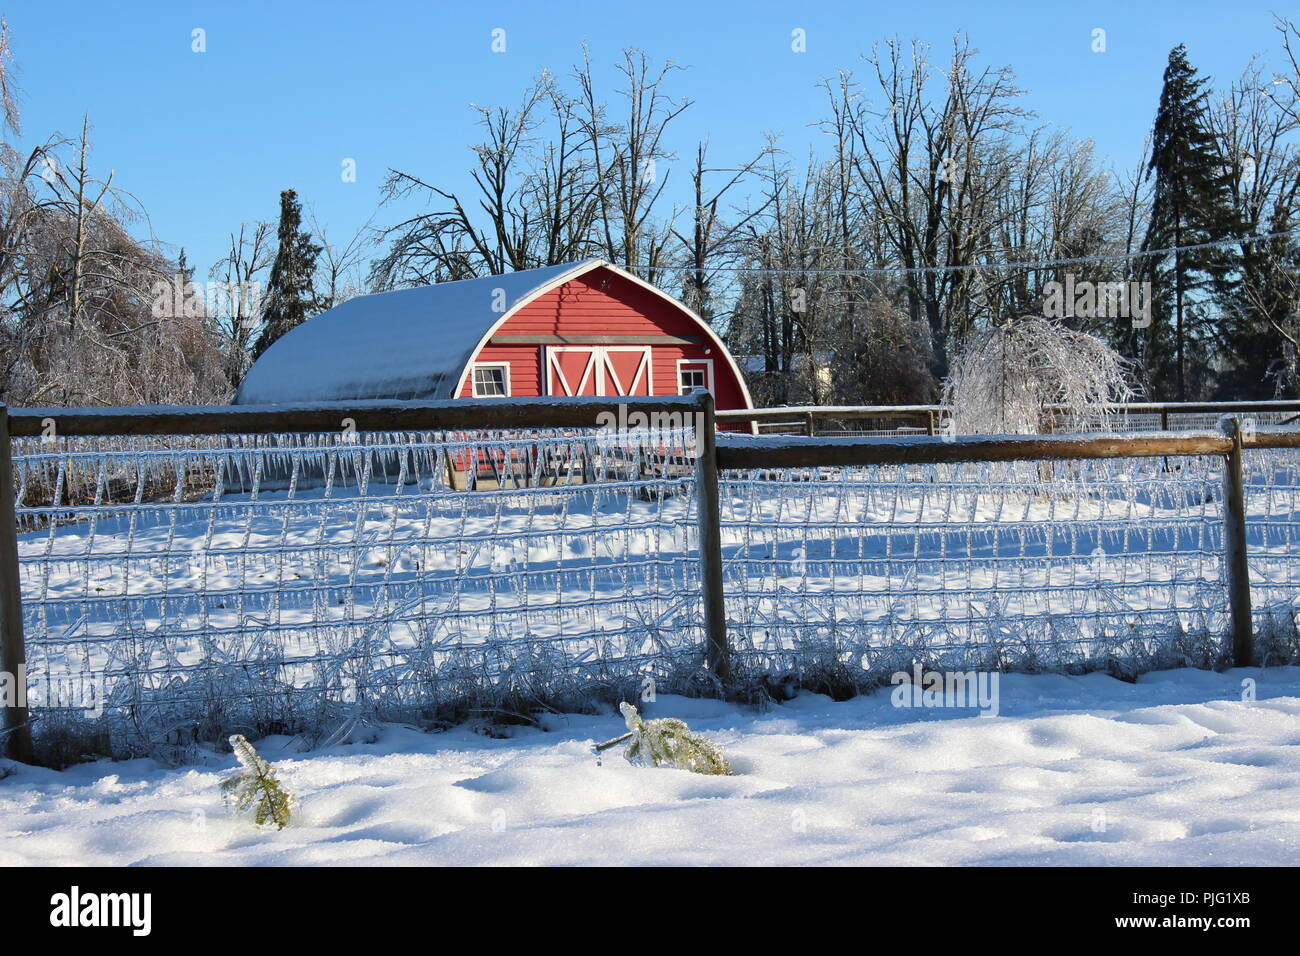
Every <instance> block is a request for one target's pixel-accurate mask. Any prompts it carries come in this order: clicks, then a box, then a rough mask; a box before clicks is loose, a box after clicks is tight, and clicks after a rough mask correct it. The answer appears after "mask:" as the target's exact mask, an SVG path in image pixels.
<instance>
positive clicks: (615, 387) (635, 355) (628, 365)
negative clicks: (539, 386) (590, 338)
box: [546, 345, 654, 396]
mask: <svg viewBox="0 0 1300 956" xmlns="http://www.w3.org/2000/svg"><path fill="white" fill-rule="evenodd" d="M546 394H548V395H559V396H577V395H653V394H654V378H653V375H652V369H651V363H650V346H648V345H644V346H642V345H617V346H600V345H596V346H576V345H552V346H547V348H546Z"/></svg>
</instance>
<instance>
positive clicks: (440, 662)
mask: <svg viewBox="0 0 1300 956" xmlns="http://www.w3.org/2000/svg"><path fill="white" fill-rule="evenodd" d="M688 437H692V436H687V435H685V434H684V433H682V432H677V431H670V430H660V431H655V430H649V431H645V432H641V433H633V434H629V433H626V432H624V433H620V432H616V431H604V430H593V429H588V430H582V431H577V430H571V431H565V432H557V431H535V432H527V433H520V432H513V433H510V434H505V433H484V432H478V433H421V434H410V433H407V434H401V433H390V434H368V433H362V434H355V433H354V434H352V435H341V434H338V433H334V434H306V435H302V434H299V435H254V436H212V437H202V436H199V437H186V438H179V437H169V438H166V439H163V440H157V439H148V440H142V439H100V438H86V439H57V440H55V441H53V442H42V441H41V440H40V439H26V440H20V441H17V442H16V443H15V444H16V447H15V449H14V452H15V454H14V471H15V479H16V483H17V501H18V508H17V520H18V530H19V547H18V550H19V564H20V577H21V584H22V593H23V608H24V612H25V630H26V640H27V662H28V663H27V666H28V674H27V676H28V685H29V687H30V688H31V695H30V696H31V703H32V705H33V706H34V707H35V708H36V709H37V710H38V712H40V713H42V714H44V715H45V717H46V718H49V717H50V716H52V715H53V714H54V713H55V712H57V711H59V710H61V709H62V710H66V711H68V712H69V713H78V714H79V713H83V712H84V711H85V710H86V709H87V702H88V700H89V702H90V703H92V704H93V705H94V707H95V709H96V710H97V711H102V713H103V715H104V716H105V717H106V719H107V724H108V726H109V727H110V728H111V730H112V733H113V734H114V736H115V737H116V738H117V739H118V740H119V741H121V744H120V745H121V746H122V747H124V748H125V749H127V750H135V749H140V748H141V747H146V748H147V747H148V746H151V745H154V744H157V743H158V742H160V741H167V740H174V739H184V738H185V737H186V735H189V736H191V737H204V736H211V735H212V734H215V733H225V732H229V731H230V730H231V729H232V728H246V729H253V730H257V731H260V732H262V733H266V732H270V731H273V730H276V729H280V730H295V729H299V728H302V727H304V726H306V725H307V724H310V723H312V721H313V715H314V717H315V718H321V717H324V716H326V715H327V714H328V713H329V712H331V711H337V710H340V709H348V708H354V709H355V708H362V709H366V710H368V711H370V712H374V713H379V714H386V715H390V716H396V717H403V716H405V717H407V718H409V717H411V716H412V715H419V714H421V713H426V714H432V713H435V712H438V711H439V708H440V706H445V705H448V704H458V705H459V706H465V704H466V702H470V703H473V702H474V701H479V702H482V701H484V700H487V699H489V698H490V699H492V700H495V701H498V702H501V701H504V700H506V699H507V698H508V697H510V696H511V694H514V695H517V696H518V697H520V698H523V699H526V698H528V696H529V695H530V693H533V692H534V691H535V692H536V695H537V696H539V697H541V696H546V697H549V698H551V699H554V698H556V697H562V696H563V694H564V691H565V690H569V691H572V692H573V693H572V696H573V697H574V698H575V699H576V698H577V697H579V696H580V692H582V691H584V690H589V689H590V687H589V685H591V684H592V683H595V682H601V681H605V682H612V681H615V680H621V681H624V682H626V681H627V680H628V679H630V678H631V677H633V676H635V675H639V674H642V673H656V670H655V668H663V667H664V666H666V665H667V663H668V662H669V661H671V660H675V659H676V657H677V656H678V655H679V654H680V655H681V656H686V655H688V654H689V652H690V651H691V650H692V649H694V648H695V647H697V646H698V644H699V640H700V637H699V623H698V621H699V602H698V594H699V591H700V588H699V582H698V561H697V560H696V559H695V558H694V557H692V550H693V546H694V540H695V532H694V530H693V528H694V524H695V516H694V509H695V496H694V495H693V493H692V492H693V482H694V470H693V459H692V457H691V454H692V453H691V451H690V449H689V447H688V445H687V444H686V439H687V438H688ZM561 685H562V686H561ZM489 691H490V693H489ZM543 691H544V692H545V693H543Z"/></svg>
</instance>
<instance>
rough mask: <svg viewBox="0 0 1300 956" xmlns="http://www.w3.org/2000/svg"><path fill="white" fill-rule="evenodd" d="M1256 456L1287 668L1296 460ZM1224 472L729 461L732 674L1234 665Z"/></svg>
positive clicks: (829, 679)
mask: <svg viewBox="0 0 1300 956" xmlns="http://www.w3.org/2000/svg"><path fill="white" fill-rule="evenodd" d="M1246 461H1247V463H1248V471H1247V504H1248V540H1249V543H1250V558H1251V578H1252V582H1253V584H1254V590H1255V592H1256V598H1255V607H1256V609H1257V612H1258V614H1257V619H1259V618H1261V617H1262V618H1265V619H1267V620H1269V621H1271V622H1274V623H1273V624H1272V625H1271V626H1273V627H1275V628H1276V629H1278V630H1279V632H1280V637H1279V640H1278V641H1277V642H1276V643H1277V644H1278V646H1277V647H1276V648H1275V649H1274V651H1273V660H1272V661H1271V662H1272V663H1279V662H1290V661H1293V660H1296V659H1297V654H1298V653H1300V643H1297V641H1296V640H1295V627H1294V621H1295V608H1294V599H1295V594H1296V583H1297V577H1298V576H1300V541H1298V540H1297V534H1296V532H1297V525H1296V521H1297V520H1300V495H1298V494H1297V492H1300V485H1298V484H1297V480H1296V479H1297V473H1296V464H1297V452H1295V451H1292V450H1288V451H1283V452H1276V451H1270V452H1264V451H1259V452H1249V453H1247V455H1246ZM1223 468H1224V463H1223V459H1222V458H1221V457H1219V456H1207V457H1185V458H1119V459H1106V460H1078V461H1051V462H1048V461H1018V462H970V463H963V464H926V465H907V466H902V465H876V466H868V467H836V468H780V469H769V470H766V471H761V472H741V471H728V472H724V479H723V487H722V494H721V497H722V501H723V503H724V504H723V541H724V551H725V562H726V563H725V568H726V574H725V593H726V596H727V608H728V630H729V633H730V635H731V640H732V651H731V656H732V666H733V668H734V669H735V670H736V671H737V672H739V673H772V672H776V673H785V672H793V673H797V674H800V675H801V678H802V679H803V680H804V681H805V683H806V682H807V680H808V676H809V674H810V673H811V674H812V675H814V677H815V679H816V680H821V681H823V682H825V684H826V686H827V687H828V689H835V688H836V687H837V686H838V687H840V688H843V687H844V686H846V685H851V684H853V683H855V682H856V683H857V684H858V686H861V685H862V684H863V683H868V684H869V683H870V682H871V681H872V680H873V679H874V680H877V681H885V680H888V678H889V675H890V674H891V673H893V672H895V671H899V670H907V669H909V668H910V667H911V665H912V663H913V662H921V663H923V664H925V665H926V666H932V667H935V668H941V669H950V670H952V669H955V670H968V669H995V670H1029V671H1036V670H1064V671H1073V672H1078V671H1082V670H1089V669H1096V668H1099V667H1104V668H1107V669H1109V670H1110V671H1112V672H1114V673H1118V674H1122V675H1136V674H1139V673H1141V672H1143V671H1146V670H1150V669H1153V668H1158V667H1175V666H1188V665H1190V666H1201V667H1210V666H1215V665H1216V664H1220V663H1222V662H1224V660H1225V655H1226V653H1227V651H1228V648H1229V647H1230V645H1229V644H1228V643H1227V642H1226V641H1225V640H1224V633H1225V628H1226V621H1227V614H1228V607H1227V595H1226V591H1225V581H1224V558H1223V553H1224V552H1223V548H1224V543H1223V526H1224V513H1223ZM1274 582H1276V583H1274ZM851 675H856V676H851Z"/></svg>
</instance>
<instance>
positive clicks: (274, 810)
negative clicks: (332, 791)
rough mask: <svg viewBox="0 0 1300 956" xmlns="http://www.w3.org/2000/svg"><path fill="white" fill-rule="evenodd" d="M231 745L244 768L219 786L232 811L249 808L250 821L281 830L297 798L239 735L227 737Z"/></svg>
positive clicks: (272, 768) (240, 811)
mask: <svg viewBox="0 0 1300 956" xmlns="http://www.w3.org/2000/svg"><path fill="white" fill-rule="evenodd" d="M230 746H231V748H232V749H233V750H234V751H235V759H236V760H238V761H239V763H240V766H242V767H243V768H244V769H243V770H241V771H240V772H239V773H236V774H233V775H232V776H229V777H227V778H226V779H225V780H223V781H221V789H222V791H223V792H224V793H225V794H226V796H227V798H228V799H229V800H230V801H231V802H232V804H233V806H234V808H235V812H236V813H243V812H245V811H246V810H248V809H249V808H250V807H252V808H253V822H254V823H256V824H257V825H258V826H262V825H264V824H267V823H274V824H275V826H276V829H279V830H283V829H284V828H285V826H286V825H287V824H288V823H289V816H290V814H291V813H292V812H293V808H294V805H295V804H296V802H297V801H295V800H294V798H293V796H292V795H290V793H289V792H288V791H287V790H285V789H284V787H283V786H281V785H280V781H279V780H276V779H275V768H274V767H272V766H271V765H270V764H269V763H267V762H266V761H265V760H263V759H262V757H261V756H260V755H259V754H258V752H257V751H256V750H255V749H253V745H252V744H250V743H249V742H248V741H247V740H245V739H244V738H243V737H242V736H241V735H240V734H235V735H233V736H232V737H231V738H230Z"/></svg>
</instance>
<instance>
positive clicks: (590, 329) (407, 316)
mask: <svg viewBox="0 0 1300 956" xmlns="http://www.w3.org/2000/svg"><path fill="white" fill-rule="evenodd" d="M701 385H702V386H704V387H705V388H707V389H709V391H711V392H712V393H713V396H714V399H715V401H716V403H717V407H718V408H720V409H724V408H751V407H752V402H751V400H750V396H749V390H748V389H747V388H746V386H745V381H744V378H743V377H742V375H741V372H740V369H739V368H738V367H737V365H736V363H735V361H734V360H733V359H732V357H731V355H730V354H729V353H728V352H727V348H726V346H725V345H723V344H722V340H721V339H720V338H719V337H718V335H717V333H715V332H714V331H713V330H712V329H711V328H710V327H709V326H708V324H707V323H706V322H705V321H704V320H703V319H701V318H700V317H699V316H698V315H696V314H695V313H694V312H692V311H691V310H690V309H688V308H687V307H686V306H684V305H683V304H682V303H680V302H678V301H677V300H676V299H674V298H673V297H672V296H670V295H668V294H667V293H665V292H663V291H661V290H659V289H657V288H655V287H654V286H653V285H651V284H649V283H648V282H644V281H643V280H641V279H638V278H637V277H636V276H634V275H632V274H631V273H629V272H626V271H624V270H623V269H620V268H618V267H617V266H614V265H611V264H610V263H608V262H603V261H601V260H599V259H590V260H588V261H586V262H579V263H568V264H565V265H558V266H547V267H546V268H542V269H530V270H527V271H525V272H516V273H513V274H511V275H504V276H487V277H485V278H482V279H466V280H463V281H460V282H445V283H442V284H440V285H435V286H427V287H424V288H419V289H402V290H398V291H395V292H383V293H378V294H375V295H366V296H360V297H358V298H355V299H350V300H348V301H347V302H344V303H343V304H342V305H338V306H336V307H334V308H332V309H330V310H328V311H327V312H324V313H322V314H321V315H318V316H316V317H315V318H313V319H310V320H309V321H307V322H304V323H303V324H302V325H300V326H298V327H297V328H296V329H293V330H292V331H290V332H288V333H287V334H286V335H284V336H283V337H281V338H280V339H279V340H278V341H277V342H276V343H275V344H274V345H272V346H271V347H270V348H269V349H267V350H266V352H265V353H263V355H262V356H261V357H260V358H259V359H258V360H257V361H256V362H255V363H254V364H253V367H252V368H251V369H249V371H248V374H247V375H246V376H245V377H244V381H243V382H242V384H241V385H240V387H239V393H238V396H237V397H236V401H237V402H240V403H243V404H278V403H282V402H307V401H347V400H352V399H434V398H455V397H461V398H469V397H477V398H500V397H510V396H521V395H522V396H539V395H558V396H578V395H605V396H612V395H678V394H681V393H683V392H688V391H690V390H691V389H693V388H695V387H697V386H701Z"/></svg>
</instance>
